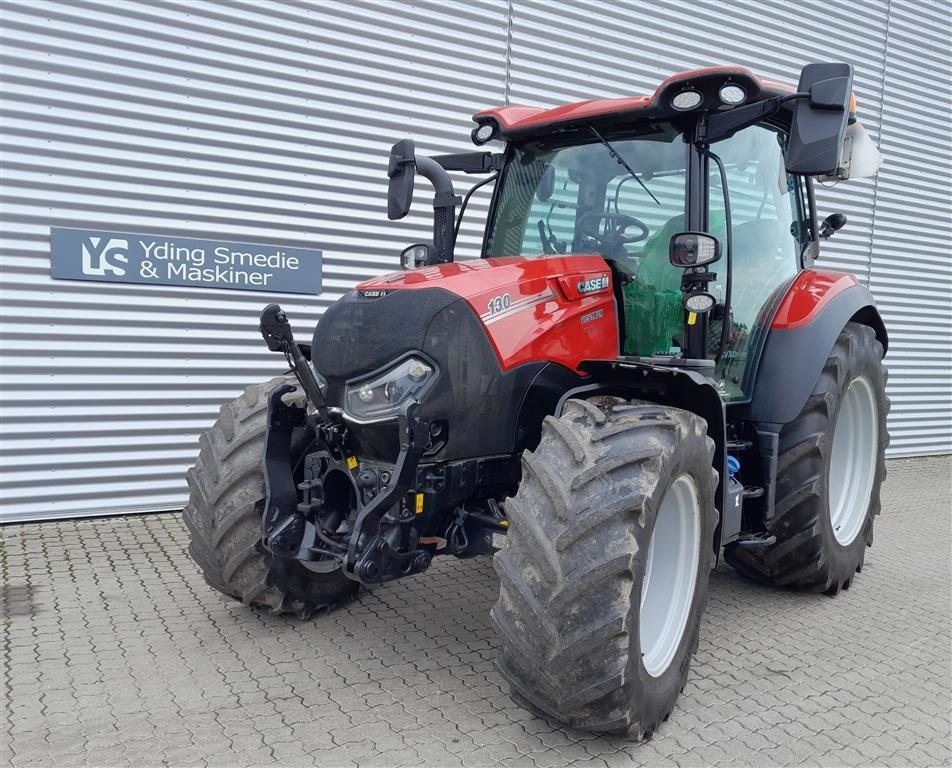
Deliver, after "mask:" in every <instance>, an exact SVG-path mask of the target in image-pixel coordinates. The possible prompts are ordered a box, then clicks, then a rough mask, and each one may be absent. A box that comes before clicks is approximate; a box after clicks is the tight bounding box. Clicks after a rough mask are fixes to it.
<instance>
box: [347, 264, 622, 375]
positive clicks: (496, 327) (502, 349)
mask: <svg viewBox="0 0 952 768" xmlns="http://www.w3.org/2000/svg"><path fill="white" fill-rule="evenodd" d="M434 287H439V288H442V289H443V290H445V291H449V292H451V293H453V294H455V295H457V296H459V297H461V298H462V299H464V300H465V301H466V302H467V303H468V304H469V305H470V306H471V307H472V309H473V310H474V311H475V312H476V314H477V315H478V316H479V319H480V321H481V323H482V324H483V327H484V328H485V330H486V334H487V336H488V337H489V339H490V342H491V343H492V345H493V348H494V350H495V352H496V356H497V357H498V359H499V364H500V366H501V367H502V369H503V370H505V371H508V370H510V369H512V368H515V367H516V366H519V365H522V364H524V363H528V362H537V361H538V362H542V361H545V362H551V363H556V364H559V365H562V366H565V367H566V368H569V369H571V370H578V366H579V364H580V363H581V362H582V361H583V360H591V359H606V358H608V359H611V358H614V357H617V356H618V354H619V335H618V316H617V309H616V306H615V299H614V294H613V292H612V274H611V270H610V268H609V266H608V264H607V263H606V262H605V260H604V259H603V258H602V257H601V256H597V255H588V254H583V255H577V256H555V257H550V258H543V259H525V258H522V257H509V258H499V259H481V260H478V261H467V262H457V263H453V264H441V265H438V266H432V267H424V268H422V269H417V270H410V271H408V272H395V273H392V274H389V275H383V276H382V277H379V278H376V279H374V280H370V281H367V282H365V283H361V284H360V285H358V286H357V291H358V293H360V294H361V295H366V296H373V295H382V294H388V293H390V292H396V291H403V290H414V289H422V288H434Z"/></svg>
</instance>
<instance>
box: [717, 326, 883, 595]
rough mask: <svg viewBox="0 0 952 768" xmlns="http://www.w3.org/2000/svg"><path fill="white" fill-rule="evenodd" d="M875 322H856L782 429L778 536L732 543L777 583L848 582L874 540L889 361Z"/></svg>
mask: <svg viewBox="0 0 952 768" xmlns="http://www.w3.org/2000/svg"><path fill="white" fill-rule="evenodd" d="M882 360H883V347H882V345H881V344H880V343H879V342H878V341H877V340H876V334H875V332H874V331H873V329H872V328H869V327H868V326H865V325H859V324H857V323H848V324H847V325H846V328H844V329H843V332H842V333H841V334H840V335H839V338H838V339H837V340H836V344H835V345H834V347H833V350H832V351H831V352H830V357H829V359H828V360H827V363H826V366H825V367H824V368H823V372H822V373H821V374H820V378H819V379H818V381H817V383H816V386H815V387H814V390H813V394H812V395H811V396H810V398H809V399H808V400H807V403H806V405H805V406H804V407H803V411H802V412H801V413H800V415H799V416H797V418H796V419H794V420H793V421H792V422H790V423H789V424H787V425H786V426H785V427H784V428H783V430H782V431H781V433H780V457H779V461H778V467H777V490H776V503H775V509H776V519H775V520H774V522H773V524H772V525H771V526H770V532H771V533H772V534H774V535H775V536H776V537H777V542H776V544H774V545H773V546H771V547H768V548H766V549H743V548H740V547H737V546H736V545H734V544H729V545H728V546H727V547H725V550H724V557H725V559H726V560H727V562H729V563H730V564H731V565H732V566H733V567H734V568H735V569H736V570H737V571H739V572H740V573H742V574H744V575H746V576H749V577H751V578H753V579H756V580H758V581H762V582H765V583H767V584H771V585H773V586H777V587H790V588H793V589H804V590H813V591H818V592H826V593H827V594H836V593H838V592H839V591H840V590H841V589H848V588H849V586H850V584H851V583H852V579H853V575H854V574H855V573H857V572H858V571H860V570H861V569H862V567H863V560H864V557H865V554H866V548H867V547H870V546H872V543H873V521H874V518H875V516H876V515H877V514H879V510H880V503H879V488H880V485H881V484H882V481H883V478H884V477H885V476H886V466H885V461H884V456H885V451H886V445H887V444H888V442H889V435H888V433H887V431H886V414H887V412H888V411H889V400H888V399H887V398H886V368H885V366H883V363H882Z"/></svg>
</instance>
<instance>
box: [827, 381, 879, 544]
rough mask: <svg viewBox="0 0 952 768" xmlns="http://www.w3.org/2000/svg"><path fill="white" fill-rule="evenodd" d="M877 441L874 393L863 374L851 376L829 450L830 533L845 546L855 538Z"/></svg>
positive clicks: (865, 504)
mask: <svg viewBox="0 0 952 768" xmlns="http://www.w3.org/2000/svg"><path fill="white" fill-rule="evenodd" d="M878 443H879V421H878V419H877V410H876V395H875V393H874V392H873V385H872V384H871V383H870V381H869V379H867V378H866V377H865V376H860V377H859V378H856V379H853V381H852V382H850V385H849V388H848V389H847V390H846V395H844V397H843V402H842V404H841V405H840V412H839V413H838V414H837V416H836V425H835V426H834V427H833V447H832V449H831V450H830V474H829V478H828V487H829V493H830V521H831V522H832V524H833V535H834V536H835V537H836V540H837V541H838V542H839V543H840V544H841V545H842V546H844V547H845V546H846V545H848V544H850V543H852V541H853V540H854V539H855V538H856V536H857V535H858V534H859V532H860V529H861V528H862V527H863V522H864V521H865V520H866V513H867V511H868V510H869V498H870V495H871V494H872V491H873V479H874V478H875V476H876V453H877V450H878V447H879V446H878Z"/></svg>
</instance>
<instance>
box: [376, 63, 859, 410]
mask: <svg viewBox="0 0 952 768" xmlns="http://www.w3.org/2000/svg"><path fill="white" fill-rule="evenodd" d="M851 89H852V70H851V68H850V67H849V66H847V65H842V64H823V65H819V64H815V65H809V66H807V67H806V68H805V69H804V71H803V76H802V77H801V81H800V84H799V88H798V89H794V88H793V87H791V86H789V85H786V84H783V83H778V82H774V81H771V80H766V79H762V78H758V77H757V76H755V75H754V74H753V73H751V72H750V71H749V70H747V69H744V68H739V67H715V68H710V69H704V70H695V71H690V72H683V73H680V74H677V75H674V76H672V77H670V78H668V79H667V80H665V81H664V82H663V83H662V84H661V85H660V86H659V87H658V88H657V89H656V90H655V92H654V94H653V95H652V96H644V97H634V98H622V99H598V100H591V101H584V102H580V103H577V104H568V105H564V106H560V107H556V108H554V109H540V108H533V107H524V106H504V107H498V108H495V109H488V110H484V111H482V112H478V113H476V114H475V115H474V117H473V119H474V121H475V122H476V128H475V129H474V130H473V133H472V138H473V141H474V142H475V143H477V144H486V143H489V142H494V141H495V142H499V141H502V142H505V152H504V153H502V154H497V155H490V154H488V153H473V154H471V155H465V154H464V155H448V156H442V157H437V158H436V164H437V165H438V166H439V167H440V168H445V169H447V170H457V171H460V170H461V171H465V172H468V173H476V172H484V173H493V174H495V176H494V177H493V178H495V180H496V188H495V194H494V197H493V201H492V206H491V211H490V216H489V221H488V223H487V228H486V236H485V239H484V243H483V251H482V256H483V257H484V258H507V257H513V256H519V257H522V258H526V259H536V258H546V257H551V256H562V255H566V254H599V255H601V256H602V257H603V258H604V259H605V261H606V262H607V265H608V266H609V268H610V269H611V272H612V285H613V290H614V293H615V299H616V306H617V320H618V338H619V344H618V354H619V355H620V356H622V357H629V356H631V357H637V358H660V357H669V358H674V359H678V358H689V359H695V360H696V359H707V360H711V361H713V362H714V366H715V367H714V371H713V372H712V376H713V379H714V380H715V381H716V383H717V387H718V389H719V391H720V392H721V394H722V396H723V397H724V398H725V399H726V400H728V401H730V402H737V401H743V400H744V399H745V398H749V396H750V394H751V391H750V390H751V386H752V381H753V373H754V371H753V368H752V366H750V365H749V361H751V360H752V361H754V362H756V359H757V353H758V352H759V350H758V349H753V350H752V349H751V345H752V344H756V342H757V339H756V338H755V336H756V334H754V329H755V326H756V325H757V321H758V316H759V315H760V313H761V311H762V310H763V309H764V308H765V306H768V305H769V299H770V297H771V295H772V294H773V293H774V292H775V291H776V290H777V289H778V288H780V287H781V286H785V285H787V284H788V283H789V282H790V280H792V279H793V278H794V277H795V276H796V274H797V273H798V272H799V271H800V270H801V269H802V268H803V267H805V266H811V265H812V262H813V259H814V257H815V254H816V250H817V240H818V239H819V237H821V236H829V235H830V234H832V232H833V231H835V229H838V228H839V227H841V226H842V225H843V224H844V223H845V217H843V216H842V215H841V214H834V215H833V216H831V217H830V218H829V219H828V220H827V222H825V223H824V228H823V229H818V227H817V226H816V210H815V204H814V201H813V191H812V176H815V175H822V176H824V177H832V178H847V177H849V176H851V175H852V176H856V175H869V174H871V173H874V172H875V170H876V168H877V167H878V152H877V150H876V148H875V146H874V145H872V142H870V141H869V139H868V137H867V136H866V134H865V131H864V129H863V127H862V124H861V123H859V122H858V120H857V119H856V114H855V107H856V104H855V97H853V95H852V90H851ZM394 149H395V155H396V158H391V179H392V181H393V183H392V186H391V189H392V192H394V191H395V190H399V192H395V194H392V196H391V211H390V212H391V217H392V218H398V217H400V216H401V215H404V214H405V212H406V210H408V208H409V204H410V193H412V181H411V179H410V178H408V177H411V176H412V174H409V173H405V171H406V170H407V169H411V168H412V167H413V165H414V163H413V159H412V157H411V156H409V155H407V152H408V149H409V143H408V142H406V141H404V142H401V143H400V144H399V145H397V146H396V147H395V148H394ZM404 155H407V156H404ZM427 161H428V162H431V161H429V159H428V160H427ZM434 170H435V171H436V173H437V174H439V169H433V168H431V167H430V168H427V175H428V177H431V176H432V174H433V172H434ZM408 184H411V186H408ZM443 186H444V187H445V184H444V185H443ZM401 194H402V195H403V200H404V203H403V204H402V205H400V204H397V205H395V204H394V202H395V201H396V200H397V199H398V198H399V197H400V195H401ZM438 197H439V194H438ZM443 197H444V203H445V201H447V200H452V199H453V198H452V193H450V194H449V195H446V194H444V195H443ZM467 200H468V197H467ZM464 206H465V203H464ZM437 209H438V211H439V212H440V214H442V215H447V214H448V215H449V217H450V220H452V218H453V214H452V210H453V209H452V207H450V206H444V207H442V208H441V207H440V206H439V205H437ZM438 227H439V228H441V229H444V230H445V227H443V226H442V225H441V224H439V223H438ZM692 232H693V233H699V234H700V235H701V236H700V239H698V238H696V237H695V238H692V237H691V236H690V234H689V233H692ZM439 240H444V242H442V243H441V244H440V246H439V247H432V246H430V245H428V244H416V245H414V246H412V247H411V248H410V249H408V250H407V251H406V252H405V254H406V256H407V257H408V258H406V259H405V262H406V263H405V266H423V265H427V264H438V263H441V262H443V261H446V260H451V258H452V254H451V251H452V244H449V246H447V244H446V243H445V239H443V238H439V236H438V235H435V238H434V242H435V243H436V242H438V241H439ZM698 241H699V242H700V243H701V244H702V247H703V248H706V249H707V251H708V253H709V254H710V256H709V257H708V258H707V260H706V262H705V263H700V262H698V261H696V260H694V261H691V262H690V263H688V264H678V263H676V262H675V261H674V260H673V259H672V247H673V244H674V243H675V242H680V243H682V244H683V243H685V242H698ZM716 260H720V262H721V263H719V264H718V265H717V267H712V268H710V269H708V268H707V265H709V264H713V263H714V261H716ZM685 267H686V269H685ZM692 307H694V308H695V309H692Z"/></svg>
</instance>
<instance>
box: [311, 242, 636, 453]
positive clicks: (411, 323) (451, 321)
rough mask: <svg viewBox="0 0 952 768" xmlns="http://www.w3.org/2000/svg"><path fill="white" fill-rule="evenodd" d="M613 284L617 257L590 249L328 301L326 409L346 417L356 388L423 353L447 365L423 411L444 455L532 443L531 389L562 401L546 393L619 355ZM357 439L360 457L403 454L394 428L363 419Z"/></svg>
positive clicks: (392, 282)
mask: <svg viewBox="0 0 952 768" xmlns="http://www.w3.org/2000/svg"><path fill="white" fill-rule="evenodd" d="M613 286H614V282H613V280H612V272H611V268H610V267H609V265H608V264H607V263H606V262H605V260H604V259H603V258H602V257H600V256H595V255H588V254H586V255H579V256H562V257H552V258H544V259H524V258H502V259H486V260H479V261H470V262H462V263H455V264H443V265H440V266H433V267H424V268H422V269H418V270H410V271H407V272H398V273H392V274H388V275H383V276H382V277H379V278H376V279H374V280H370V281H368V282H365V283H361V284H360V285H358V286H357V288H356V289H355V290H353V291H351V292H350V293H348V294H346V295H345V296H343V297H342V298H341V299H340V300H339V301H337V302H336V303H335V304H333V305H332V306H331V307H329V308H328V309H327V311H326V312H325V313H324V315H323V316H322V317H321V319H320V321H319V322H318V324H317V328H316V329H315V331H314V339H313V345H312V350H311V355H312V361H313V365H314V368H315V370H316V371H317V373H318V374H320V376H321V377H323V379H324V380H325V381H326V382H327V384H326V392H325V397H326V400H327V403H328V405H329V406H331V407H339V408H341V409H342V410H343V411H344V416H345V418H348V413H347V409H346V408H345V407H344V406H345V401H346V393H347V392H353V391H354V388H355V387H360V386H362V385H364V383H365V382H366V383H372V382H374V381H376V380H377V379H379V377H380V376H381V375H384V374H386V373H387V372H388V371H390V370H392V369H393V368H394V366H396V365H398V364H400V361H402V360H406V359H407V358H410V357H415V358H419V359H422V360H423V361H425V362H426V363H427V364H429V365H431V366H432V367H433V368H434V369H435V370H436V371H437V378H436V381H435V383H434V384H433V385H432V386H431V387H430V388H429V389H428V390H427V392H426V394H425V395H424V396H422V397H421V399H420V407H421V409H422V411H423V415H425V416H426V417H427V419H428V420H430V421H434V420H437V421H441V422H443V423H445V427H444V428H445V429H446V432H444V433H443V434H444V435H445V436H446V443H445V446H444V447H443V449H442V450H441V451H440V458H441V459H455V458H461V457H466V456H474V455H476V456H479V455H491V454H504V453H507V452H511V451H512V450H513V447H514V446H518V445H523V444H525V440H527V439H529V440H531V437H532V435H528V437H527V436H526V435H527V434H528V433H526V432H525V430H523V429H522V428H521V427H520V423H519V421H518V416H519V413H520V412H522V403H523V402H524V401H526V398H528V397H530V395H529V393H530V388H535V389H533V390H532V391H533V392H536V390H538V392H536V394H534V395H532V397H531V399H532V400H533V402H535V403H538V404H539V405H542V404H545V405H546V407H548V406H552V407H554V401H553V402H552V403H549V402H548V400H550V399H552V398H555V400H557V399H558V396H559V395H560V394H561V393H562V392H564V391H565V390H566V389H568V388H569V386H570V385H572V384H573V383H576V382H580V381H582V379H583V378H584V375H583V374H581V373H580V372H579V371H578V365H579V364H580V363H581V362H582V361H583V360H597V359H614V358H615V357H616V356H617V355H618V320H617V313H616V308H615V297H614V293H613ZM567 382H568V383H567ZM550 412H551V411H550ZM350 420H351V422H352V424H355V425H356V419H355V418H354V415H353V414H351V415H350ZM529 422H531V423H535V422H532V420H531V419H530V420H529ZM389 423H390V424H391V425H392V424H394V423H395V421H394V420H392V419H391V420H390V422H389ZM391 433H392V434H391ZM388 435H389V436H388ZM351 436H352V439H353V440H355V441H357V442H359V443H360V444H361V450H362V451H363V453H362V454H361V455H367V456H371V457H375V456H376V457H380V458H386V457H390V458H391V459H392V458H393V457H395V456H396V444H395V442H394V441H395V438H396V431H395V430H394V429H393V428H392V427H389V428H388V427H387V425H385V424H380V425H373V424H364V425H361V426H360V428H359V429H358V428H357V427H356V426H354V428H352V429H351Z"/></svg>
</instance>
